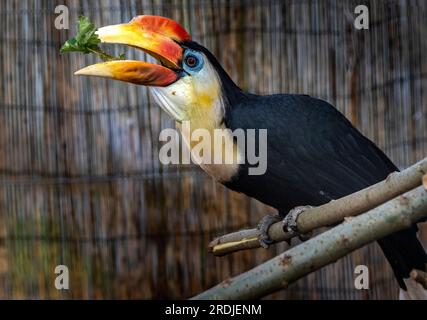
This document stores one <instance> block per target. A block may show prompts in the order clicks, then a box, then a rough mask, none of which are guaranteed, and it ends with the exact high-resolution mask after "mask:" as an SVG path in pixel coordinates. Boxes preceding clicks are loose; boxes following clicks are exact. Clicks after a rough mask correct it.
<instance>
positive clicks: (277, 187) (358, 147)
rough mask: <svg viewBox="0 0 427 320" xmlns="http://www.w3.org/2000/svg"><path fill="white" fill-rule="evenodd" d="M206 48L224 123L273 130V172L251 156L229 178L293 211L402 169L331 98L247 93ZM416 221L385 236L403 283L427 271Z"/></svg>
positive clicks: (383, 244)
mask: <svg viewBox="0 0 427 320" xmlns="http://www.w3.org/2000/svg"><path fill="white" fill-rule="evenodd" d="M185 46H187V47H190V48H192V49H195V50H199V51H201V52H203V53H204V54H205V55H206V56H207V58H208V59H209V60H210V62H211V64H212V65H213V66H214V67H215V68H216V70H217V73H218V76H219V78H220V79H221V82H222V95H223V97H222V98H223V100H224V104H225V114H224V119H223V122H224V123H225V124H226V127H228V128H230V129H232V130H235V129H239V128H241V129H267V171H266V172H265V174H263V175H249V174H248V164H247V163H248V162H246V164H243V165H240V167H239V170H238V172H237V174H236V175H235V176H234V177H233V178H232V179H231V180H230V181H227V182H225V183H224V185H225V186H227V187H228V188H230V189H232V190H235V191H237V192H241V193H244V194H246V195H248V196H250V197H253V198H255V199H258V200H260V201H261V202H263V203H265V204H268V205H270V206H273V207H275V208H277V209H278V210H279V213H280V214H282V215H285V214H286V213H287V212H288V211H289V210H291V209H292V208H294V207H296V206H304V205H313V206H318V205H322V204H325V203H327V202H329V201H331V200H333V199H338V198H341V197H343V196H346V195H348V194H351V193H354V192H356V191H358V190H360V189H363V188H366V187H368V186H370V185H372V184H375V183H377V182H379V181H381V180H384V179H385V178H386V177H387V176H388V175H389V174H390V173H391V172H393V171H396V170H398V169H397V167H396V166H395V165H394V164H393V163H392V162H391V161H390V159H389V158H388V157H387V156H386V155H385V154H384V153H383V152H382V151H381V150H380V149H379V148H378V147H377V146H376V145H375V144H374V143H373V142H372V141H370V140H369V139H367V138H366V137H365V136H363V135H362V134H361V133H360V132H359V131H358V130H357V129H356V128H355V127H354V126H353V125H352V124H351V123H350V122H349V121H348V120H347V119H346V118H345V117H344V116H343V115H342V114H341V113H340V112H339V111H338V110H336V109H335V108H334V107H333V106H331V105H330V104H329V103H327V102H325V101H322V100H319V99H316V98H312V97H310V96H308V95H296V94H278V95H270V96H259V95H254V94H248V93H244V92H242V91H241V90H240V88H239V87H238V86H237V85H235V84H234V82H233V81H232V80H231V78H230V77H229V76H228V75H227V73H226V72H225V71H224V70H223V68H222V67H221V65H220V64H219V63H218V61H217V60H216V59H215V57H214V56H213V55H212V54H211V53H210V52H209V51H208V50H207V49H205V48H204V47H203V46H201V45H199V44H197V43H195V42H188V43H186V44H185ZM416 231H417V228H416V225H414V226H412V228H410V229H407V230H403V231H400V232H397V233H394V234H392V235H390V236H387V237H385V238H383V239H381V240H379V241H378V243H379V245H380V246H381V248H382V250H383V252H384V254H385V256H386V257H387V259H388V261H389V262H390V264H391V266H392V269H393V271H394V274H395V276H396V278H397V280H398V282H399V285H400V286H401V287H402V288H404V289H406V286H405V283H404V282H403V279H404V278H408V277H409V272H410V271H411V270H412V269H413V268H416V269H421V270H424V269H425V263H426V262H427V255H426V253H425V251H424V249H423V247H422V245H421V243H420V242H419V241H418V239H417V236H416Z"/></svg>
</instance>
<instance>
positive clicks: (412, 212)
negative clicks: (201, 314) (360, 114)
mask: <svg viewBox="0 0 427 320" xmlns="http://www.w3.org/2000/svg"><path fill="white" fill-rule="evenodd" d="M425 216H427V191H426V190H425V189H424V187H422V186H420V187H418V188H416V189H414V190H411V191H409V192H407V193H405V194H404V195H401V196H398V197H397V198H395V199H393V200H391V201H389V202H387V203H385V204H383V205H381V206H379V207H377V208H375V209H372V210H370V211H369V212H367V213H365V214H362V215H360V216H358V217H354V218H353V219H347V220H346V221H345V222H343V223H341V224H339V225H338V226H336V227H334V228H332V229H330V230H328V231H326V232H324V233H322V234H320V235H318V236H317V237H315V238H312V239H310V240H308V241H306V242H303V243H301V244H300V245H298V246H296V247H294V248H292V249H290V250H288V251H286V252H284V253H282V254H280V255H278V256H277V257H275V258H273V259H271V260H269V261H267V262H265V263H263V264H261V265H259V266H257V267H255V268H254V269H252V270H249V271H247V272H245V273H243V274H240V275H238V276H236V277H234V278H231V279H229V280H226V281H224V282H222V283H221V284H219V285H217V286H215V287H213V288H211V289H209V290H207V291H205V292H203V293H201V294H199V295H197V296H195V297H194V298H193V299H256V298H261V297H263V296H265V295H267V294H269V293H272V292H275V291H277V290H280V289H283V288H285V287H287V286H288V285H289V284H290V283H292V282H295V281H296V280H298V279H299V278H301V277H303V276H305V275H307V274H309V273H311V272H313V271H315V270H317V269H319V268H321V267H323V266H325V265H328V264H330V263H332V262H334V261H336V260H337V259H339V258H342V257H344V256H345V255H347V254H348V253H350V252H352V251H354V250H356V249H358V248H360V247H362V246H364V245H366V244H368V243H370V242H372V241H374V240H377V239H380V238H383V237H385V236H387V235H389V234H391V233H394V232H396V231H399V230H402V229H405V228H408V227H409V226H410V225H412V224H413V223H415V222H417V221H419V220H420V219H421V218H423V217H425Z"/></svg>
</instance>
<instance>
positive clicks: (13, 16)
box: [0, 0, 427, 299]
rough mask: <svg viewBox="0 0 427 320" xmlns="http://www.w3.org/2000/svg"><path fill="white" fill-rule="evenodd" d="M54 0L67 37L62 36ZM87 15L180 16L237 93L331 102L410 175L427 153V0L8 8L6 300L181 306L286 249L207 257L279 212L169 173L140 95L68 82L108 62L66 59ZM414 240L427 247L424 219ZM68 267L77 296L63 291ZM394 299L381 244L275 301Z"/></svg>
mask: <svg viewBox="0 0 427 320" xmlns="http://www.w3.org/2000/svg"><path fill="white" fill-rule="evenodd" d="M60 4H65V5H67V6H68V8H69V13H70V30H56V29H55V27H54V20H55V18H56V15H55V13H54V8H55V7H56V6H57V5H60ZM359 4H366V5H368V7H369V9H370V24H369V30H361V31H358V30H356V29H355V28H354V27H353V22H354V17H355V14H354V8H355V7H356V6H357V5H359ZM80 14H83V15H85V16H87V17H89V18H90V19H91V20H92V21H94V22H95V24H96V25H97V26H103V25H109V24H115V23H121V22H127V21H129V20H130V19H131V18H132V17H134V16H136V15H140V14H155V15H162V16H166V17H169V18H172V19H175V20H177V21H178V22H180V23H182V24H183V25H184V26H185V27H186V28H187V30H189V32H190V33H191V34H192V36H193V39H194V40H196V41H198V42H200V43H201V44H203V45H204V46H206V47H207V48H209V49H210V50H211V51H212V52H213V53H214V54H215V55H216V57H217V58H218V59H219V61H220V62H221V63H222V64H223V66H224V67H225V69H226V70H227V71H228V72H229V73H230V75H231V76H232V78H233V79H234V80H235V81H236V82H237V83H238V84H239V85H240V86H241V87H242V88H243V89H245V90H248V91H252V92H255V93H260V94H270V93H280V92H287V93H306V94H310V95H313V96H316V97H320V98H323V99H325V100H327V101H329V102H330V103H332V104H333V105H335V106H336V107H337V108H338V109H339V110H340V111H342V112H343V113H344V114H345V115H346V116H347V117H348V118H349V119H350V120H351V121H352V122H353V124H354V125H355V126H357V127H358V128H359V129H360V130H361V131H362V132H363V133H364V134H365V135H367V136H368V137H369V138H370V139H372V140H373V141H375V142H376V143H377V144H378V145H379V146H380V147H381V148H382V149H383V150H384V151H385V152H386V153H387V154H388V155H389V156H390V157H391V159H392V160H393V161H394V162H395V163H396V164H397V165H398V166H399V167H400V168H405V167H406V166H408V165H411V164H413V163H414V162H416V161H417V160H420V159H422V158H424V157H425V156H427V122H426V119H427V55H426V54H425V53H426V52H427V40H426V36H425V35H426V34H427V19H426V16H427V2H426V1H415V0H412V1H362V0H360V1H342V0H334V1H332V0H331V1H326V0H325V1H307V0H287V1H278V0H277V1H275V0H247V1H246V0H231V1H219V0H218V1H197V0H186V1H181V0H138V1H127V0H121V1H107V0H97V1H83V0H81V1H78V0H69V1H66V0H61V1H47V0H43V1H42V0H40V1H37V0H33V1H31V0H19V1H18V0H15V1H12V0H5V1H1V2H0V30H1V34H0V39H1V45H0V57H1V59H0V77H1V81H0V298H2V299H9V298H15V299H16V298H18V299H20V298H33V299H46V298H54V299H56V298H60V299H74V298H82V299H88V298H93V299H103V298H112V299H123V298H187V297H190V296H192V295H194V294H196V293H199V292H201V291H202V290H204V289H207V288H209V287H211V286H213V285H215V284H216V283H218V282H220V281H222V280H224V279H226V278H227V277H229V276H233V275H237V274H239V273H241V272H243V271H245V270H248V269H250V268H252V267H253V266H255V265H257V264H260V263H261V262H263V261H265V260H267V259H268V258H270V257H273V256H274V255H276V254H278V253H279V252H282V251H283V250H285V249H286V246H285V245H284V244H281V245H277V246H274V247H272V248H270V249H269V250H264V249H258V250H253V251H247V252H240V253H235V254H233V255H230V256H226V257H222V258H217V257H214V256H213V255H212V254H210V253H209V252H207V246H208V243H209V241H210V240H211V239H213V238H214V237H215V236H218V235H221V234H224V233H228V232H231V231H235V230H237V229H240V228H244V227H252V226H254V225H256V223H257V222H258V220H259V219H260V218H261V217H262V216H263V215H265V214H266V213H270V212H272V209H270V208H267V207H266V206H263V205H262V204H260V203H258V202H256V201H254V200H250V199H248V198H247V197H245V196H243V195H240V194H236V193H234V192H231V191H228V190H226V189H225V188H224V187H222V186H221V185H219V184H217V183H215V182H214V181H213V180H212V179H211V178H209V177H208V176H207V175H205V174H204V173H203V172H202V171H201V170H200V169H199V168H198V167H196V166H191V165H187V166H183V165H181V166H163V165H161V163H160V162H159V160H158V151H159V148H160V147H161V145H160V144H159V139H158V136H159V132H160V130H161V129H164V128H169V127H173V126H174V123H173V122H172V121H171V120H170V119H169V118H168V116H167V115H166V114H165V113H163V112H162V111H161V110H160V108H159V107H157V106H156V105H154V104H153V102H152V100H151V97H150V96H149V95H148V92H147V90H146V88H144V87H138V86H134V85H129V84H125V83H119V82H114V81H107V80H101V79H96V78H78V77H74V76H73V72H74V71H76V70H77V69H79V68H81V67H82V66H85V65H88V64H90V63H94V62H96V61H98V60H97V58H96V57H92V56H84V55H82V54H68V55H64V56H61V55H59V48H60V46H61V44H62V43H63V42H64V41H65V40H67V39H68V38H69V37H71V36H73V35H75V21H76V20H77V17H78V16H79V15H80ZM122 49H123V47H108V48H106V50H107V51H109V52H113V53H114V52H115V53H116V54H118V53H119V52H121V50H122ZM126 50H127V51H126V56H127V57H129V58H132V59H140V60H144V59H147V57H145V56H144V54H142V53H140V52H138V51H136V50H135V51H133V50H132V49H128V48H126ZM420 237H421V238H422V239H423V241H424V244H426V243H427V227H426V226H425V225H424V227H423V228H422V230H421V232H420ZM60 264H65V265H67V266H68V268H69V271H70V290H63V291H58V290H56V289H55V286H54V279H55V277H56V275H55V273H54V269H55V266H57V265H60ZM358 264H365V265H367V266H368V267H369V269H370V280H371V282H370V289H369V290H361V291H359V290H355V289H354V285H353V281H354V276H355V275H354V267H355V266H356V265H358ZM397 294H398V287H397V284H396V282H395V281H394V279H393V277H392V274H391V269H390V268H389V266H388V265H387V263H386V262H385V259H384V257H383V255H382V253H381V252H380V250H379V249H378V246H377V245H376V244H371V245H369V246H367V247H365V248H362V249H360V250H358V251H356V252H354V253H353V254H351V255H349V256H347V257H346V258H344V259H341V260H339V261H338V262H336V263H334V264H332V265H329V266H328V267H325V268H323V269H322V270H320V271H317V272H315V273H313V274H311V275H309V276H307V277H305V278H303V279H301V280H299V281H298V282H296V283H294V284H293V285H291V286H290V287H289V288H288V289H287V290H283V291H281V292H279V293H276V294H273V295H270V296H268V298H277V299H296V298H299V299H379V298H386V299H390V298H397Z"/></svg>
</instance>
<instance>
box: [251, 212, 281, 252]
mask: <svg viewBox="0 0 427 320" xmlns="http://www.w3.org/2000/svg"><path fill="white" fill-rule="evenodd" d="M282 219H283V218H282V217H281V216H279V215H278V214H268V215H266V216H264V217H263V218H262V219H261V220H260V222H259V223H258V226H257V228H258V230H259V232H260V236H259V243H260V245H261V247H263V248H265V249H267V248H268V247H269V246H270V245H271V244H273V243H274V241H273V240H271V238H270V236H269V235H268V229H270V227H271V225H273V224H275V223H276V222H279V221H282Z"/></svg>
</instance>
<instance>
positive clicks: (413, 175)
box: [209, 158, 427, 256]
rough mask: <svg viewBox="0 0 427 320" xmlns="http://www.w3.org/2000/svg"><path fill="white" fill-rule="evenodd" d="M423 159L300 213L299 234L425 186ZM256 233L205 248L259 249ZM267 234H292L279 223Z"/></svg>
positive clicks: (426, 161)
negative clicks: (362, 187) (352, 191)
mask: <svg viewBox="0 0 427 320" xmlns="http://www.w3.org/2000/svg"><path fill="white" fill-rule="evenodd" d="M426 173H427V158H424V159H423V160H421V161H420V162H418V163H416V164H414V165H413V166H411V167H409V168H407V169H405V170H403V171H401V172H394V173H392V174H390V175H389V176H388V177H387V179H385V180H384V181H381V182H379V183H377V184H374V185H372V186H370V187H368V188H366V189H363V190H360V191H358V192H355V193H353V194H351V195H348V196H346V197H343V198H341V199H338V200H333V201H331V202H329V203H327V204H324V205H322V206H319V207H314V208H311V209H308V210H306V211H304V212H303V213H301V214H300V216H299V217H298V220H297V228H298V231H299V233H302V234H304V233H308V232H310V231H312V230H314V229H318V228H321V227H326V226H330V225H333V224H336V223H339V222H341V221H343V220H344V218H345V217H351V216H357V215H359V214H361V213H363V212H366V211H368V210H370V209H373V208H375V207H377V206H379V205H380V204H382V203H385V202H386V201H388V200H391V199H393V198H394V197H396V196H398V195H400V194H402V193H405V192H407V191H409V190H412V189H413V188H415V187H417V186H419V185H420V184H421V180H422V179H423V181H424V186H425V185H426V184H427V182H425V181H426V179H427V178H423V176H424V177H425V175H426ZM259 235H260V233H259V230H258V229H248V230H241V231H237V232H234V233H230V234H227V235H224V236H221V237H218V238H216V239H215V240H213V241H212V242H211V243H210V244H209V248H210V250H211V251H212V253H213V254H214V255H216V256H222V255H225V254H228V253H231V252H235V251H239V250H244V249H253V248H259V247H260V244H259V241H258V237H259ZM268 235H269V237H270V239H272V240H273V241H274V242H280V241H285V240H289V239H290V238H292V237H294V236H295V233H289V232H285V231H283V223H282V222H277V223H275V224H273V225H272V226H271V227H270V228H269V230H268Z"/></svg>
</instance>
